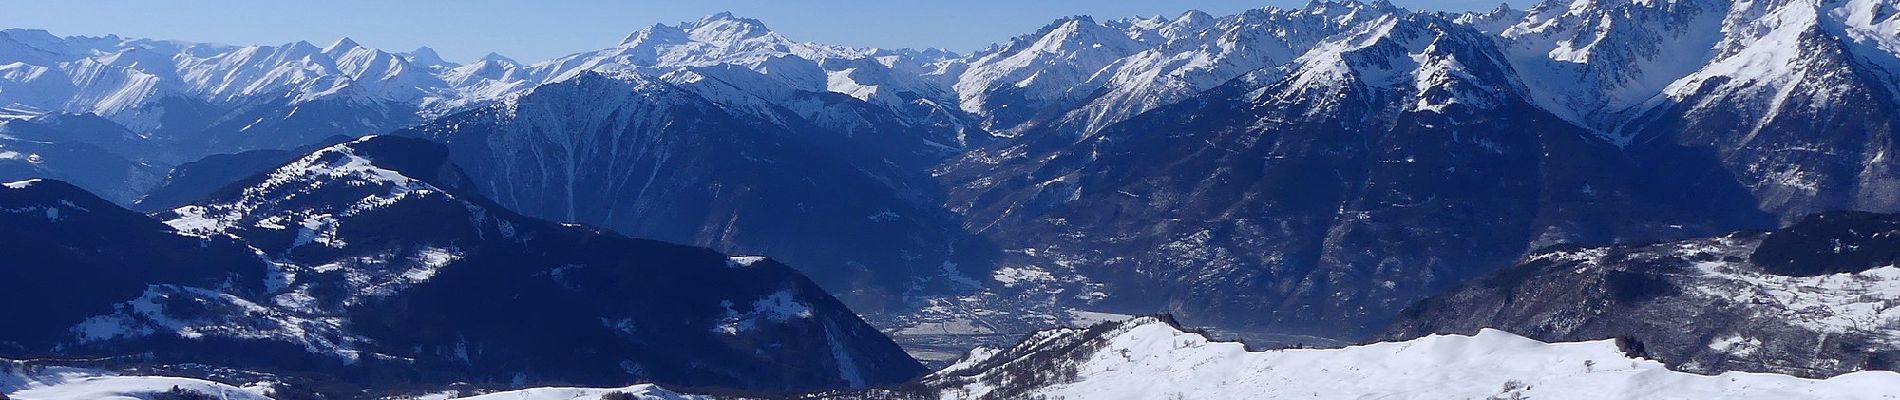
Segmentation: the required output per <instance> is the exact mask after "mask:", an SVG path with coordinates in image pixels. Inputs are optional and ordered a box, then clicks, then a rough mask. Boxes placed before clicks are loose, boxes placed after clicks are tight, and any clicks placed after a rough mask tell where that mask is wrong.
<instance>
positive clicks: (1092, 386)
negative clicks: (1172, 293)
mask: <svg viewBox="0 0 1900 400" xmlns="http://www.w3.org/2000/svg"><path fill="white" fill-rule="evenodd" d="M972 354H973V355H972V356H971V357H969V358H966V359H964V360H962V361H960V362H958V363H957V364H955V365H952V366H950V367H948V368H946V369H944V370H942V371H938V372H936V373H934V374H931V375H929V376H926V377H925V378H923V379H922V380H921V381H920V382H918V383H916V384H913V385H912V386H909V387H905V388H898V389H892V390H884V391H875V392H866V393H853V394H844V395H838V396H835V397H836V398H865V399H872V398H943V399H978V398H997V399H1001V398H1051V399H1055V398H1066V399H1279V398H1301V399H1362V398H1380V399H1467V398H1507V399H1508V398H1519V397H1517V396H1522V398H1535V399H1573V398H1574V399H1606V398H1617V399H1638V398H1641V399H1713V398H1725V399H1802V398H1812V399H1892V398H1900V374H1895V373H1892V372H1884V371H1883V372H1858V373H1852V374H1846V375H1841V376H1837V377H1834V378H1832V379H1826V380H1814V379H1803V378H1795V377H1790V376H1785V375H1774V374H1753V373H1733V372H1732V373H1725V374H1721V375H1714V376H1709V375H1696V374H1690V373H1684V372H1675V371H1671V370H1669V369H1667V368H1665V367H1664V366H1663V365H1662V364H1661V363H1658V362H1655V361H1650V360H1643V359H1633V358H1630V357H1628V356H1625V355H1624V353H1623V352H1622V351H1621V350H1619V349H1618V347H1617V345H1616V343H1615V342H1614V341H1611V340H1599V341H1589V342H1573V343H1544V342H1539V341H1535V340H1531V339H1526V338H1523V337H1520V336H1517V335H1513V334H1510V333H1505V332H1503V331H1497V330H1484V331H1482V332H1479V333H1478V334H1477V335H1473V336H1459V335H1434V336H1427V337H1423V338H1419V339H1415V340H1410V341H1404V342H1387V343H1377V344H1370V345H1364V346H1354V347H1347V348H1342V349H1289V350H1270V351H1253V352H1250V351H1247V350H1246V349H1245V348H1244V346H1243V345H1241V344H1240V343H1231V342H1215V341H1210V340H1208V338H1207V337H1206V336H1203V335H1201V334H1199V333H1191V332H1184V331H1183V330H1182V329H1180V328H1178V327H1176V326H1174V325H1173V324H1172V323H1171V322H1169V321H1168V320H1166V319H1164V318H1159V317H1142V318H1135V319H1132V320H1128V321H1124V322H1120V323H1110V324H1103V325H1097V326H1095V327H1092V328H1088V329H1059V330H1051V331H1044V332H1042V333H1038V334H1036V335H1034V336H1031V337H1030V338H1029V339H1026V340H1024V342H1023V343H1021V344H1018V345H1017V346H1015V347H1013V348H1009V349H1003V350H988V349H979V350H977V351H976V352H974V353H972Z"/></svg>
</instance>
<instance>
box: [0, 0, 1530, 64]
mask: <svg viewBox="0 0 1900 400" xmlns="http://www.w3.org/2000/svg"><path fill="white" fill-rule="evenodd" d="M1499 1H1500V0H1439V1H1430V0H1392V2H1393V4H1397V5H1399V6H1401V7H1406V8H1410V9H1414V10H1441V11H1466V10H1476V9H1489V8H1492V7H1495V6H1497V4H1498V2H1499ZM1510 2H1511V4H1512V5H1513V6H1518V7H1523V6H1526V5H1528V4H1530V3H1532V2H1533V0H1510ZM1303 4H1306V1H1305V0H1140V1H1138V0H930V1H922V0H825V1H815V0H802V1H794V0H777V1H772V0H718V1H712V0H671V1H649V0H640V1H633V0H620V1H613V0H555V1H533V0H460V1H457V0H322V1H293V0H189V1H186V0H180V1H156V0H53V1H49V0H0V27H7V28H38V29H46V30H49V31H52V32H53V33H54V34H57V35H62V36H70V35H86V36H96V35H104V34H108V33H113V34H119V35H121V36H132V37H145V38H154V39H176V40H185V41H193V42H215V43H226V44H236V45H248V44H283V43H290V42H294V41H297V40H308V41H310V42H311V43H315V44H317V45H318V46H323V45H327V44H329V43H330V42H332V41H335V40H336V39H337V38H339V37H343V36H349V37H350V38H352V39H355V40H356V41H357V42H359V43H362V44H363V45H366V46H370V47H376V48H381V49H385V50H391V51H407V50H410V49H414V48H415V47H417V46H421V45H427V46H429V47H432V48H434V49H436V51H437V52H439V53H441V54H442V56H443V57H444V58H447V59H449V60H451V61H466V60H470V59H474V58H477V57H480V56H482V55H484V54H487V53H488V52H490V51H493V52H498V53H501V54H502V55H506V56H509V57H513V58H515V59H517V60H521V61H524V62H534V61H540V60H544V59H548V58H552V57H556V56H560V55H565V54H569V53H575V52H580V51H586V50H593V49H600V48H605V47H610V46H613V45H614V44H615V43H618V42H619V41H620V39H621V38H622V37H625V36H626V35H627V34H628V33H630V32H633V31H635V30H638V29H640V28H641V27H644V26H648V25H652V24H654V23H667V24H672V23H677V22H680V21H689V20H697V19H699V18H700V17H703V16H705V15H708V14H712V13H716V12H719V11H731V12H733V14H736V15H738V16H742V17H751V18H757V19H759V20H762V21H764V22H765V24H766V26H768V27H771V28H772V29H773V30H775V31H778V32H779V33H782V34H784V35H786V36H788V37H791V38H792V39H794V40H800V41H810V42H820V43H830V44H840V45H848V46H872V47H891V48H895V47H939V48H945V49H950V50H953V51H957V52H960V53H961V52H969V51H973V50H978V49H981V48H983V47H985V46H988V45H989V44H990V43H995V42H1000V41H1004V40H1008V39H1009V38H1010V37H1013V36H1016V35H1020V34H1024V33H1029V32H1033V31H1035V29H1036V28H1039V27H1041V26H1043V25H1045V24H1048V23H1049V22H1050V21H1052V20H1054V19H1056V18H1059V17H1063V16H1069V15H1091V16H1095V17H1097V18H1104V19H1108V18H1122V17H1129V16H1137V15H1156V14H1162V15H1167V16H1174V15H1178V14H1180V13H1181V12H1182V11H1186V10H1188V9H1199V10H1202V11H1206V12H1209V13H1212V14H1216V15H1227V14H1233V13H1237V12H1240V11H1242V10H1246V9H1250V8H1263V7H1267V6H1279V7H1298V6H1300V5H1303Z"/></svg>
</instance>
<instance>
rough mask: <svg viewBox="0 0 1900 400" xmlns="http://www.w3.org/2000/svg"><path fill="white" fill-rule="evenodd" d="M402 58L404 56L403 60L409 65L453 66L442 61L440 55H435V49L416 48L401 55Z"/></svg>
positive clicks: (426, 47) (446, 61) (427, 47)
mask: <svg viewBox="0 0 1900 400" xmlns="http://www.w3.org/2000/svg"><path fill="white" fill-rule="evenodd" d="M403 56H404V57H403V58H405V59H407V60H408V61H409V63H411V64H416V65H422V66H431V67H433V66H449V65H453V64H452V63H450V62H448V60H443V59H442V55H441V54H437V53H436V52H435V49H432V48H429V46H421V47H417V48H416V49H415V50H411V51H410V52H408V53H406V54H403Z"/></svg>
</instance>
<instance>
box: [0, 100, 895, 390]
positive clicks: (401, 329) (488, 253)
mask: <svg viewBox="0 0 1900 400" xmlns="http://www.w3.org/2000/svg"><path fill="white" fill-rule="evenodd" d="M34 186H35V185H26V186H23V187H25V188H27V189H31V188H33V187H34ZM470 187H472V186H471V183H470V182H469V181H468V180H467V179H466V175H464V174H463V173H462V172H461V170H460V169H459V168H457V167H456V166H454V165H453V164H450V163H449V158H448V150H447V149H446V148H444V147H442V146H440V145H437V144H434V143H429V142H426V141H421V140H417V139H405V138H398V137H377V138H371V139H364V140H358V141H354V142H350V143H346V144H341V145H335V146H331V147H327V148H324V149H321V150H318V151H315V152H313V153H310V154H308V155H305V156H303V157H301V158H299V159H297V160H295V161H292V162H290V163H288V164H286V165H283V166H281V167H279V168H276V169H273V170H272V171H270V172H269V173H266V174H262V175H258V176H255V177H252V178H249V179H246V180H245V181H242V182H240V184H237V185H232V186H229V187H227V188H225V189H223V190H221V191H219V192H218V193H216V194H214V195H213V196H211V197H210V198H209V199H207V200H203V201H200V202H198V203H196V204H193V205H188V206H184V207H180V208H178V209H175V210H171V211H167V212H163V213H160V214H157V216H158V217H159V219H161V220H164V221H165V224H159V223H157V222H155V221H152V220H151V219H149V218H145V217H142V216H139V215H137V214H134V213H131V212H127V211H124V210H123V209H119V208H117V207H116V206H112V205H111V204H109V203H106V202H103V201H100V200H97V199H96V198H90V196H89V195H85V193H84V192H81V191H78V190H69V191H68V192H70V193H68V196H63V197H61V196H38V197H35V198H33V199H31V200H32V204H43V203H50V204H54V205H65V204H68V203H71V204H78V205H77V206H68V207H85V208H86V209H96V210H101V211H100V212H110V214H108V215H115V216H118V218H116V219H114V220H111V221H105V222H98V223H91V224H87V225H84V226H75V227H71V228H70V229H68V227H62V230H64V231H70V232H114V231H120V230H126V229H127V228H131V227H137V226H140V225H143V226H146V227H148V228H149V229H148V230H149V231H151V232H150V234H149V235H148V236H153V237H156V238H160V239H164V240H169V241H172V242H179V243H185V244H189V245H190V246H173V247H169V248H158V249H154V250H150V252H151V253H153V254H156V255H159V256H165V257H176V258H179V259H180V261H179V263H180V264H183V265H185V266H194V267H197V268H199V269H204V268H212V269H213V270H211V271H206V272H196V273H193V274H185V275H184V276H183V277H170V276H169V275H158V276H155V277H151V278H145V277H143V276H141V275H136V274H127V275H126V276H125V277H124V278H123V279H124V280H126V281H127V283H126V284H125V285H120V286H126V287H125V288H121V289H114V290H113V291H111V293H99V295H98V296H88V298H89V299H97V300H98V301H100V302H110V303H117V304H100V305H98V306H97V307H87V308H84V309H82V310H78V311H74V313H75V314H74V315H66V316H59V315H54V316H48V317H45V318H39V317H38V316H39V313H41V312H40V311H33V310H26V311H23V312H26V313H28V314H31V316H34V317H35V318H32V319H22V320H33V321H43V323H41V324H34V325H30V326H27V325H21V326H19V328H21V329H17V330H14V331H13V332H15V333H13V334H11V335H19V336H18V337H19V338H20V339H17V340H16V339H13V338H12V337H9V338H8V340H9V341H14V342H18V343H22V344H21V345H19V346H18V348H17V349H16V351H15V354H13V355H23V354H25V355H31V354H49V353H50V354H59V355H66V356H81V355H113V354H128V353H136V352H150V353H153V354H155V355H156V357H159V358H160V359H162V360H164V361H165V362H203V363H212V364H215V365H226V366H232V367H237V368H256V369H263V370H270V371H290V372H294V375H298V376H300V377H304V376H316V377H334V378H335V379H340V380H342V381H344V382H354V383H356V384H361V385H377V384H446V383H449V382H493V383H503V382H513V383H514V384H526V383H533V382H568V383H588V384H596V385H606V384H619V383H625V382H631V381H639V380H652V381H657V382H673V383H674V384H675V385H682V386H719V387H731V388H747V389H754V390H767V391H775V390H808V389H822V388H843V387H861V386H864V385H874V384H884V383H894V382H901V381H904V380H907V379H909V378H911V377H913V376H915V375H917V374H918V373H921V371H922V369H921V367H920V366H919V365H918V364H917V363H916V362H915V361H913V360H911V359H910V358H909V357H908V356H906V355H905V354H904V353H903V352H902V350H901V349H899V348H898V347H897V346H896V345H895V344H893V343H892V342H891V341H890V340H889V339H888V338H886V337H884V336H883V335H882V334H880V333H878V332H877V331H876V330H875V329H872V328H871V327H870V326H868V325H866V324H865V323H864V322H863V321H861V320H859V319H858V317H857V316H856V315H855V314H854V313H852V312H851V311H850V310H849V309H847V308H845V307H844V305H843V304H841V303H839V302H838V301H837V300H836V299H834V298H832V297H831V296H829V295H827V294H825V293H824V292H823V291H822V290H820V289H819V288H818V287H817V286H816V285H814V284H812V283H811V282H810V281H809V280H807V279H805V278H804V277H803V276H802V275H800V274H798V273H797V272H795V271H793V270H792V269H791V268H789V267H786V266H784V265H783V264H779V263H777V262H775V261H771V260H769V259H763V258H730V257H727V256H724V255H721V254H719V253H717V252H713V251H711V250H707V249H703V248H695V247H688V246H681V245H673V244H666V243H661V242H654V241H647V240H638V239H629V238H625V237H623V236H619V235H616V234H612V233H606V232H602V231H597V230H593V229H589V228H584V227H578V226H568V225H561V224H555V223H551V222H546V221H541V220H535V219H531V218H527V217H522V216H519V215H517V214H514V213H513V212H510V211H507V210H505V209H502V208H500V207H497V206H495V205H494V204H493V203H492V202H489V201H488V200H485V199H483V198H481V197H479V196H477V195H472V194H469V192H467V188H470ZM27 189H21V190H27ZM10 190H11V189H10ZM10 193H11V192H10ZM76 196H84V198H81V199H79V200H72V199H68V198H65V197H76ZM87 199H90V200H87ZM22 207H32V205H31V204H24V205H22V206H21V207H12V206H10V207H9V208H8V209H9V210H12V209H22V210H24V209H25V208H22ZM21 213H25V211H21ZM50 213H51V212H45V211H36V212H35V213H34V215H33V217H36V218H46V216H47V215H52V214H50ZM10 215H11V214H10ZM20 215H21V217H20V218H24V217H23V216H24V214H20ZM93 220H96V219H92V218H88V219H74V220H73V221H78V222H83V221H93ZM167 225H169V226H167ZM13 226H28V225H24V224H22V225H9V227H10V229H11V227H13ZM107 239H112V237H110V236H107V237H102V238H101V239H97V240H95V239H83V238H78V239H73V240H72V241H71V242H69V244H68V245H67V246H64V247H67V248H72V247H84V246H91V247H96V248H102V249H115V247H114V246H117V245H119V242H117V241H110V242H108V241H101V240H107ZM152 240H153V241H157V240H158V239H152ZM200 242H202V243H205V245H203V246H200V245H199V243H200ZM234 242H235V243H241V244H235V243H234ZM218 243H226V244H224V245H221V246H225V247H217V246H213V245H214V244H218ZM61 251H65V250H62V246H47V247H46V248H42V249H23V250H22V254H36V253H35V252H40V253H46V252H51V253H52V254H54V255H58V254H62V253H60V252H61ZM116 251H125V252H135V251H143V250H141V249H119V250H116ZM107 254H113V253H107ZM48 257H53V256H48ZM213 257H227V258H229V257H235V258H238V259H242V260H247V261H248V262H225V263H216V262H214V263H207V264H194V263H192V260H197V259H203V260H206V261H215V260H216V258H213ZM29 259H39V258H29ZM48 259H49V260H50V259H54V258H48ZM161 259H162V258H161ZM247 265H248V266H250V267H248V268H246V267H245V266H247ZM44 268H45V267H44V266H43V265H38V264H32V265H22V266H20V267H19V268H17V269H20V270H26V271H37V270H41V269H44ZM179 269H180V270H181V271H180V272H178V274H184V273H185V272H190V271H194V270H192V269H189V268H184V267H179ZM56 275H57V274H55V275H45V273H41V274H40V275H27V276H25V277H23V278H22V279H21V280H16V282H29V283H30V284H28V285H27V286H30V287H32V286H39V285H52V284H55V283H57V282H59V280H58V278H59V277H58V276H56ZM28 278H30V279H28ZM109 287H110V286H101V287H100V288H101V289H100V290H104V289H106V288H109ZM84 314H92V315H90V316H86V315H84ZM80 320H83V321H80ZM26 339H32V340H33V341H28V340H26Z"/></svg>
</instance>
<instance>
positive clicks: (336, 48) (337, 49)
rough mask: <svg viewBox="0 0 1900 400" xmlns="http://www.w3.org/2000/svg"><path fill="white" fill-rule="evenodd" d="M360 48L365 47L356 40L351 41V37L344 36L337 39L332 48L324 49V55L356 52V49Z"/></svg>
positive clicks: (331, 45)
mask: <svg viewBox="0 0 1900 400" xmlns="http://www.w3.org/2000/svg"><path fill="white" fill-rule="evenodd" d="M359 47H363V45H361V44H357V43H356V40H353V39H350V37H348V36H344V37H343V38H341V39H337V40H336V42H335V43H331V44H330V47H325V48H323V53H324V54H337V53H341V52H346V51H350V50H355V49H356V48H359Z"/></svg>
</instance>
